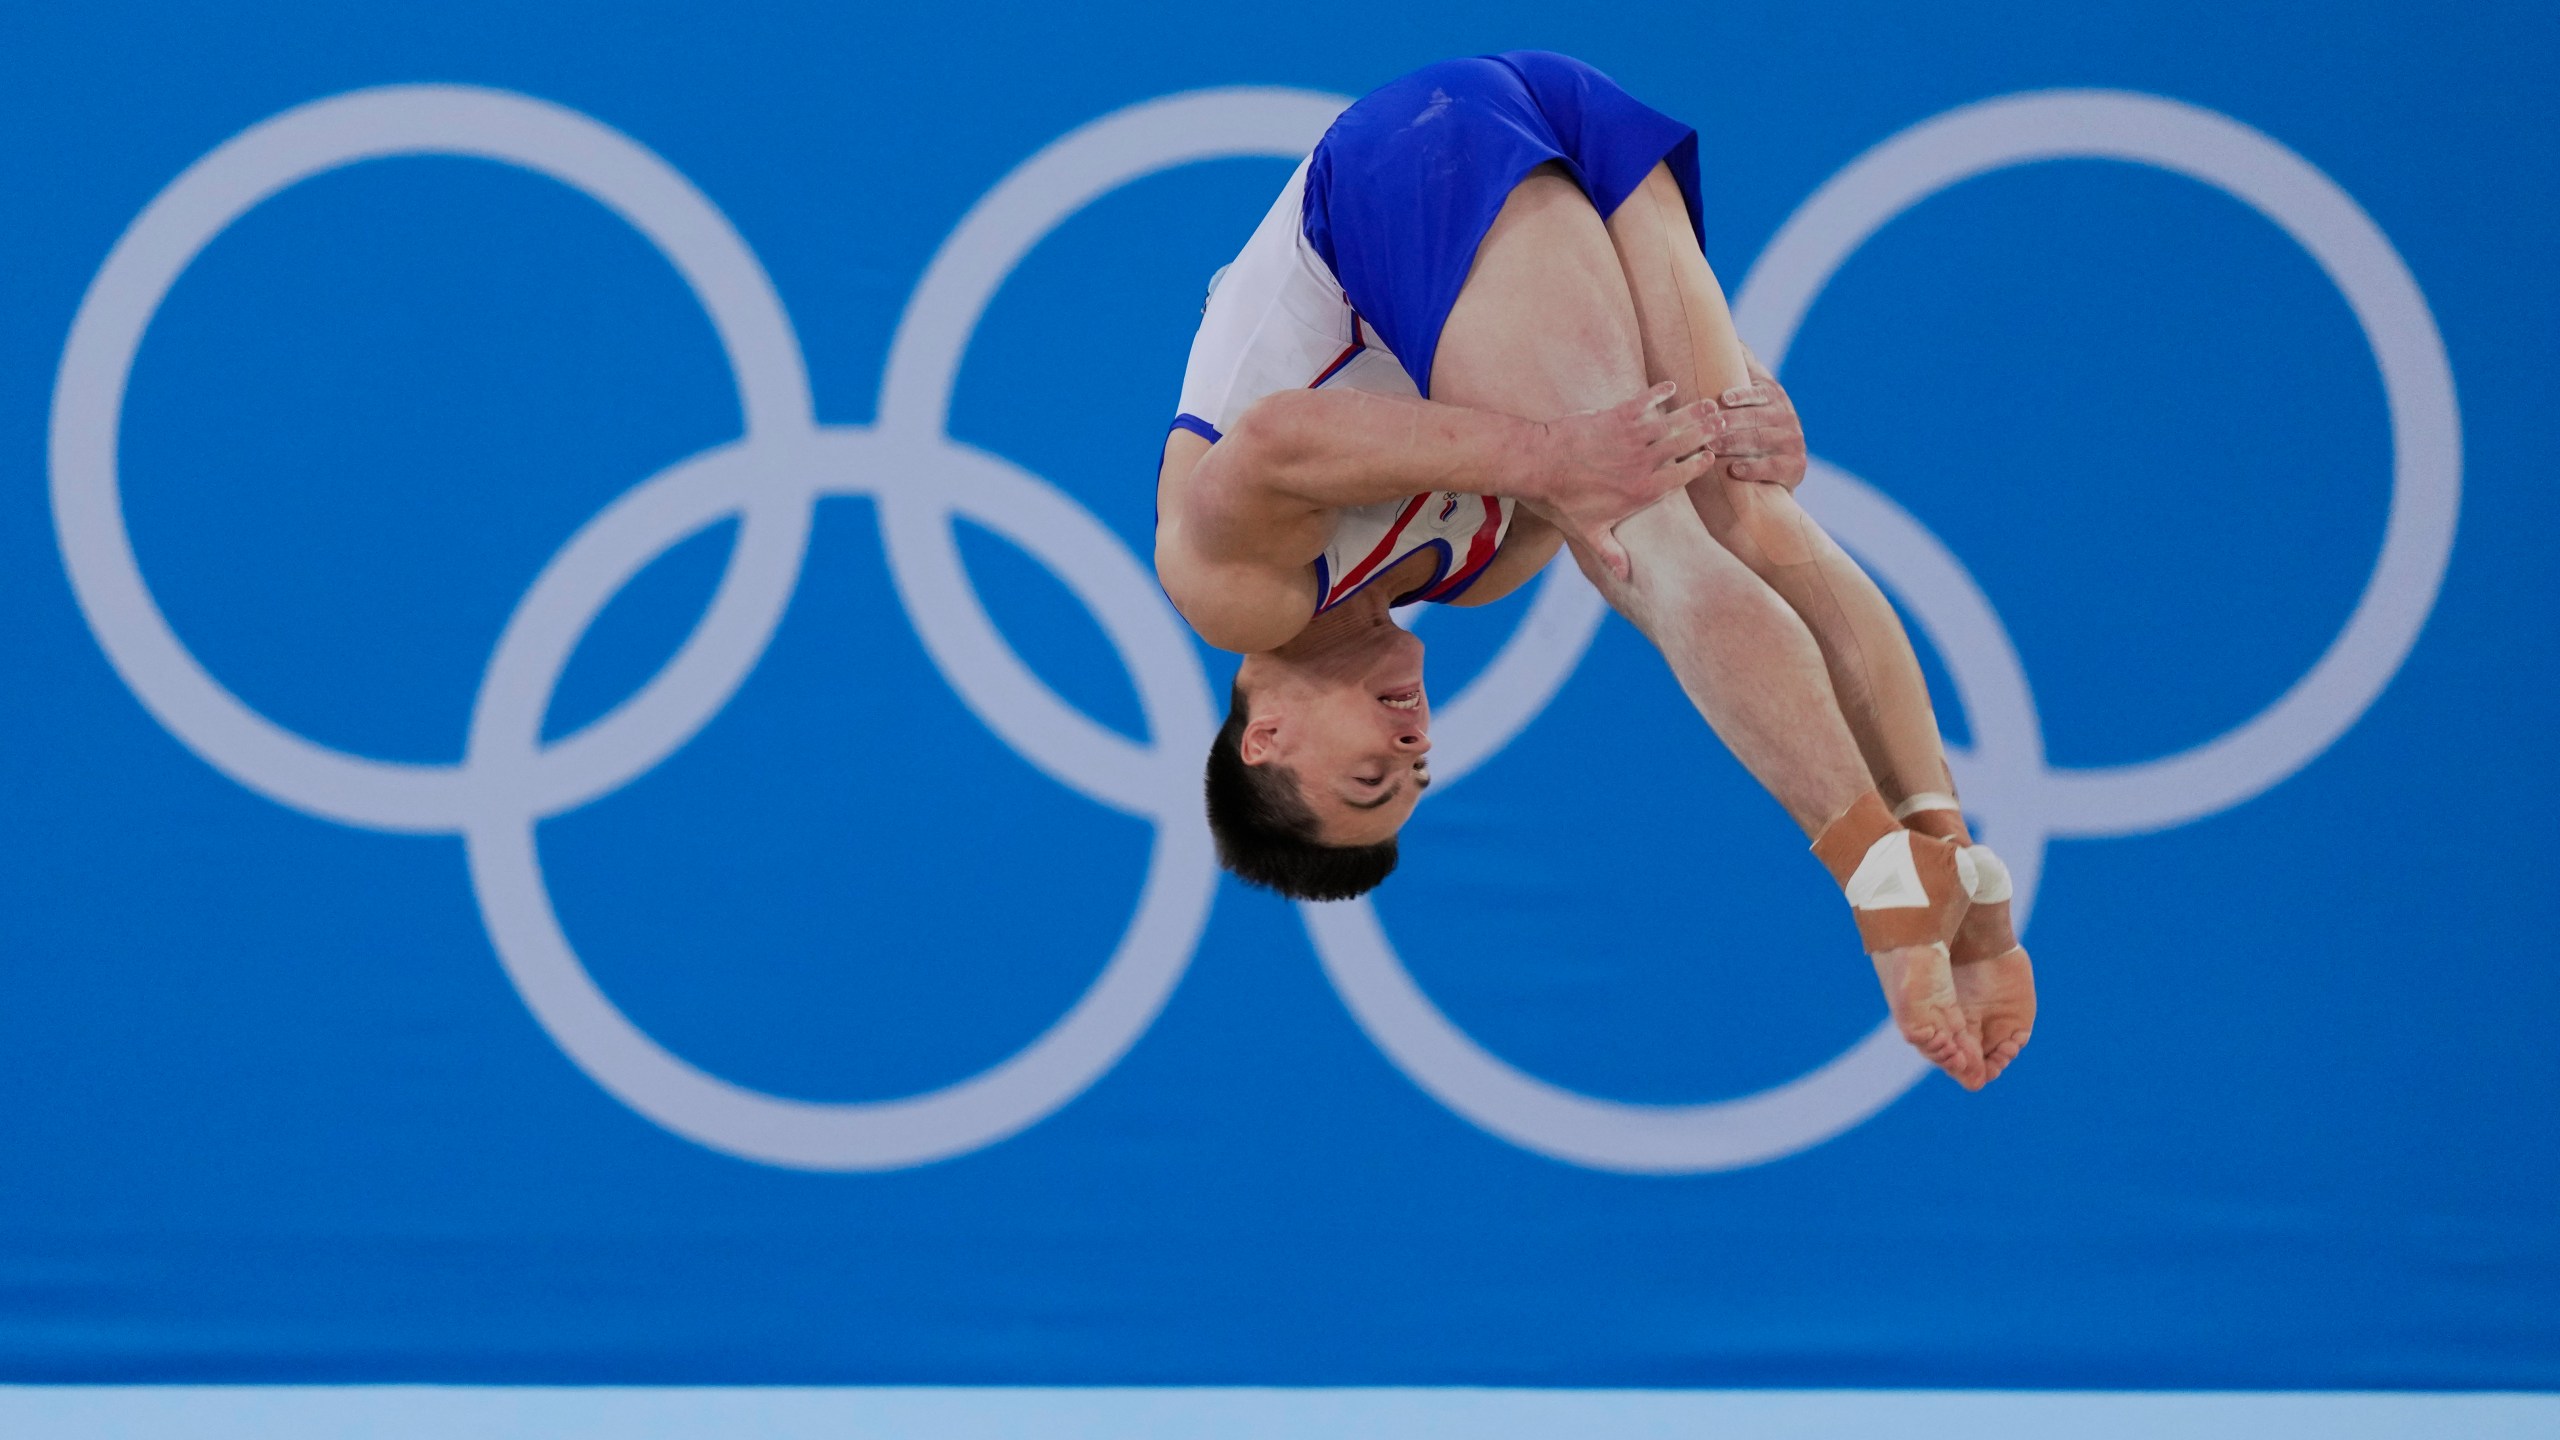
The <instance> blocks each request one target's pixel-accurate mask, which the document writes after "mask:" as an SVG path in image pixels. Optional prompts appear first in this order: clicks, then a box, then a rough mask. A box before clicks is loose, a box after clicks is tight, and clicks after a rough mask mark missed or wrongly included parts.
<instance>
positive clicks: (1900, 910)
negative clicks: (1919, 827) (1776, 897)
mask: <svg viewBox="0 0 2560 1440" xmlns="http://www.w3.org/2000/svg"><path fill="white" fill-rule="evenodd" d="M1813 853H1814V856H1815V858H1816V859H1819V860H1820V861H1821V862H1822V864H1823V868H1824V869H1827V870H1829V871H1830V872H1831V878H1832V879H1833V880H1835V881H1837V882H1838V883H1839V886H1840V892H1841V894H1842V895H1844V896H1846V897H1847V899H1848V901H1849V912H1850V914H1851V915H1852V916H1854V917H1855V918H1856V920H1857V922H1858V939H1859V942H1860V943H1861V944H1863V945H1864V946H1865V947H1866V950H1867V953H1869V954H1875V953H1876V952H1878V951H1883V950H1898V949H1901V948H1903V947H1905V946H1911V945H1942V944H1947V943H1949V942H1950V941H1952V940H1953V939H1954V937H1955V935H1956V931H1957V928H1958V927H1959V926H1960V925H1961V924H1962V923H1963V921H1964V917H1965V913H1966V910H1967V908H1968V907H1969V906H1970V905H1971V903H1972V902H1971V900H1970V899H1969V894H1970V892H1971V890H1972V889H1973V888H1974V886H1975V885H1977V884H1979V883H1980V876H1979V874H1978V873H1977V869H1976V866H1975V865H1974V863H1973V861H1972V859H1971V857H1969V856H1968V855H1966V854H1965V851H1964V847H1962V846H1959V845H1957V844H1955V843H1954V842H1953V841H1949V840H1942V839H1939V838H1938V837H1936V836H1934V835H1925V834H1921V833H1919V832H1917V831H1913V830H1906V829H1904V828H1903V827H1902V826H1901V825H1899V824H1896V823H1895V822H1894V818H1893V812H1892V811H1891V810H1889V809H1887V808H1885V803H1884V797H1883V796H1881V795H1878V794H1876V793H1875V792H1874V791H1872V790H1870V791H1868V792H1867V793H1866V794H1865V795H1863V796H1860V797H1859V799H1858V802H1857V803H1856V804H1854V805H1852V806H1850V807H1849V808H1848V809H1847V810H1846V811H1844V812H1842V813H1841V815H1840V816H1839V817H1838V818H1836V819H1834V820H1833V821H1832V822H1831V823H1830V824H1828V825H1825V826H1823V827H1822V833H1821V834H1819V835H1817V836H1815V837H1814V840H1813Z"/></svg>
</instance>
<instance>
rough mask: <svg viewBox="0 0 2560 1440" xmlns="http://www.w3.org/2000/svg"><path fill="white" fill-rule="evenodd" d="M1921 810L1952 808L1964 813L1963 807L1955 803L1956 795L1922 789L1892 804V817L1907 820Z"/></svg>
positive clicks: (1958, 812)
mask: <svg viewBox="0 0 2560 1440" xmlns="http://www.w3.org/2000/svg"><path fill="white" fill-rule="evenodd" d="M1923 810H1953V811H1955V812H1956V813H1957V814H1959V815H1961V814H1963V813H1964V809H1963V807H1962V806H1959V805H1958V804H1956V797H1954V796H1953V795H1941V794H1939V793H1938V792H1937V791H1935V790H1923V791H1921V792H1920V793H1919V794H1917V795H1914V796H1912V797H1911V798H1910V799H1908V800H1905V801H1903V802H1902V803H1901V804H1899V805H1896V806H1894V807H1893V818H1894V819H1896V820H1908V819H1910V818H1911V817H1912V816H1914V815H1917V814H1919V813H1920V812H1921V811H1923Z"/></svg>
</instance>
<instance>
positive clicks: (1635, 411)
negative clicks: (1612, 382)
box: [1618, 380, 1680, 415]
mask: <svg viewBox="0 0 2560 1440" xmlns="http://www.w3.org/2000/svg"><path fill="white" fill-rule="evenodd" d="M1678 393H1680V387H1679V386H1678V385H1677V384H1675V383H1674V382H1672V381H1669V380H1665V381H1663V382H1662V383H1661V384H1659V385H1656V386H1654V387H1653V388H1652V389H1650V390H1647V391H1646V392H1644V393H1643V394H1642V395H1639V396H1637V397H1636V398H1634V399H1633V400H1630V401H1628V402H1627V403H1626V404H1624V405H1621V406H1619V407H1618V408H1619V409H1621V410H1624V411H1626V412H1627V413H1628V414H1630V415H1647V414H1651V413H1653V412H1654V411H1657V410H1660V409H1661V408H1662V407H1663V406H1664V405H1666V404H1668V403H1669V402H1670V400H1671V397H1672V396H1674V395H1676V394H1678Z"/></svg>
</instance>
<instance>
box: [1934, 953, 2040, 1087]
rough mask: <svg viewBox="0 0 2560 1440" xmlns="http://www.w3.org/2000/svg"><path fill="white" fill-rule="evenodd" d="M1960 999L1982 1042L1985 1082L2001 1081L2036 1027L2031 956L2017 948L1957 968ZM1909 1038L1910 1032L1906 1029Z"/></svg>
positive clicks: (1967, 1023) (1966, 1017) (1966, 1016)
mask: <svg viewBox="0 0 2560 1440" xmlns="http://www.w3.org/2000/svg"><path fill="white" fill-rule="evenodd" d="M1954 969H1955V982H1956V1000H1957V1001H1958V1003H1960V1004H1961V1005H1962V1006H1963V1007H1964V1018H1965V1024H1966V1025H1967V1027H1969V1028H1970V1029H1971V1030H1972V1031H1973V1033H1974V1034H1975V1035H1976V1036H1978V1037H1980V1039H1981V1043H1982V1065H1983V1075H1982V1083H1984V1084H1986V1085H1988V1084H1990V1083H1991V1082H1992V1081H1994V1080H1997V1079H1999V1078H2000V1072H2001V1071H2003V1070H2006V1069H2008V1068H2009V1062H2010V1061H2012V1060H2015V1059H2017V1058H2018V1052H2019V1051H2021V1050H2024V1049H2026V1048H2027V1036H2028V1035H2029V1034H2030V1033H2032V1032H2033V1031H2034V1029H2035V1026H2036V975H2035V968H2034V967H2033V966H2032V965H2031V964H2029V963H2028V960H2027V952H2026V951H2024V950H2021V949H2019V948H2018V947H2017V946H2015V945H2012V946H2010V947H2009V948H2008V949H2007V950H2005V951H2003V952H2001V953H2000V954H1997V955H1993V956H1990V957H1988V958H1985V959H1980V960H1965V961H1960V962H1958V963H1957V964H1956V965H1955V967H1954ZM1903 1033H1904V1034H1906V1035H1907V1034H1909V1033H1910V1031H1908V1030H1905V1031H1904V1032H1903Z"/></svg>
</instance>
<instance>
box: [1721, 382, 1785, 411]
mask: <svg viewBox="0 0 2560 1440" xmlns="http://www.w3.org/2000/svg"><path fill="white" fill-rule="evenodd" d="M1782 393H1783V392H1781V391H1780V390H1779V389H1778V388H1777V387H1776V386H1774V385H1764V384H1762V383H1761V382H1759V381H1757V380H1755V381H1753V382H1751V383H1750V384H1748V385H1736V386H1735V387H1733V388H1732V389H1730V390H1727V391H1726V392H1724V393H1723V394H1722V395H1719V396H1717V397H1716V403H1717V404H1719V405H1722V406H1723V407H1725V408H1726V409H1728V410H1748V409H1750V408H1751V407H1753V406H1755V405H1775V404H1777V403H1778V397H1779V395H1780V394H1782Z"/></svg>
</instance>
